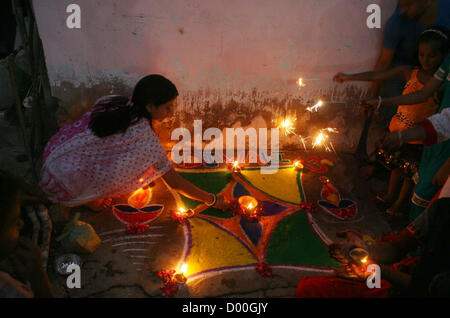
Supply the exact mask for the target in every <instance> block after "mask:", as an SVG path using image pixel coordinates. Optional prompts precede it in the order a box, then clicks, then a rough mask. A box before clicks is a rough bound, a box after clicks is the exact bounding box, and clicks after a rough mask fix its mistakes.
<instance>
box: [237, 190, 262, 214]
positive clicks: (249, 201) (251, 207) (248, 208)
mask: <svg viewBox="0 0 450 318" xmlns="http://www.w3.org/2000/svg"><path fill="white" fill-rule="evenodd" d="M238 202H239V205H240V206H241V210H242V212H244V213H245V214H246V215H248V216H251V215H252V214H254V212H256V207H257V206H258V200H256V199H255V198H254V197H251V196H248V195H244V196H242V197H240V198H239V200H238Z"/></svg>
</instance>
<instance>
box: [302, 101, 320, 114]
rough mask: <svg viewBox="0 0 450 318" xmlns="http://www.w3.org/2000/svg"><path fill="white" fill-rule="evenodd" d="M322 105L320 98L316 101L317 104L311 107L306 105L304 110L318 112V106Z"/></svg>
mask: <svg viewBox="0 0 450 318" xmlns="http://www.w3.org/2000/svg"><path fill="white" fill-rule="evenodd" d="M322 106H323V102H322V101H321V100H319V101H318V102H317V104H315V105H314V106H312V107H307V108H306V110H307V111H309V112H318V111H319V108H320V107H322Z"/></svg>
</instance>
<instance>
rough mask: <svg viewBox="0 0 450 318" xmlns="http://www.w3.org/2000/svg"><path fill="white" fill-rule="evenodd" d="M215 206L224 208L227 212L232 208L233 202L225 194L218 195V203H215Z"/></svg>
mask: <svg viewBox="0 0 450 318" xmlns="http://www.w3.org/2000/svg"><path fill="white" fill-rule="evenodd" d="M214 207H215V208H216V209H219V210H222V211H223V212H226V211H227V210H229V209H230V208H231V203H230V201H228V200H227V199H226V198H225V197H224V196H223V195H218V196H217V202H216V204H214Z"/></svg>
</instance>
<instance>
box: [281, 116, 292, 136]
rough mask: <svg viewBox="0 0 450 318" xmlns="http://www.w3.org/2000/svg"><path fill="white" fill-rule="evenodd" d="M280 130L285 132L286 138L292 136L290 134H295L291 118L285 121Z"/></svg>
mask: <svg viewBox="0 0 450 318" xmlns="http://www.w3.org/2000/svg"><path fill="white" fill-rule="evenodd" d="M294 121H295V120H294ZM278 128H280V129H281V130H282V131H284V135H285V136H287V135H290V134H295V132H294V130H295V127H294V123H293V122H292V120H291V119H289V118H286V119H284V120H283V121H282V122H281V124H280V126H279V127H278Z"/></svg>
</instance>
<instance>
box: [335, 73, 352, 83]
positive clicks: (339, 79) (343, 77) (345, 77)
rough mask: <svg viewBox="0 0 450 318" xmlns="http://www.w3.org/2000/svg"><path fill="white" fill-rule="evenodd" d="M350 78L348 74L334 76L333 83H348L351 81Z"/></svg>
mask: <svg viewBox="0 0 450 318" xmlns="http://www.w3.org/2000/svg"><path fill="white" fill-rule="evenodd" d="M349 80H350V77H349V76H348V75H347V74H344V73H341V72H339V73H337V74H336V75H334V76H333V81H335V82H337V83H343V82H346V81H349Z"/></svg>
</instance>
